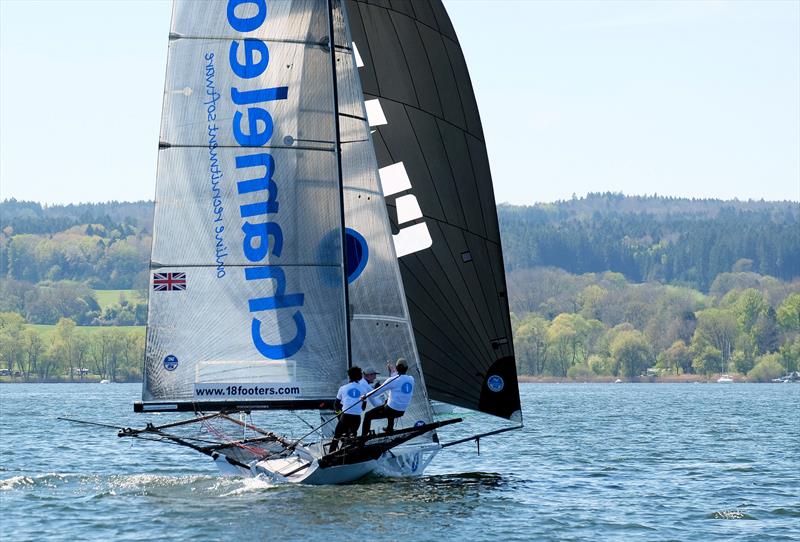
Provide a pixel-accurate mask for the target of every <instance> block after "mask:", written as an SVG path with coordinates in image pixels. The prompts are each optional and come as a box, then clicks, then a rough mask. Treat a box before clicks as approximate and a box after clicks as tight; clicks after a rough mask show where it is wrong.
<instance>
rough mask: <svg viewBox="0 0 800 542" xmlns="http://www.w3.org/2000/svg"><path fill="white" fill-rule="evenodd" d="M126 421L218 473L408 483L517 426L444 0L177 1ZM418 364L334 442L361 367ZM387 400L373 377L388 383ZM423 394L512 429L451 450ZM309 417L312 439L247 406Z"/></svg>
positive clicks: (464, 95) (496, 254)
mask: <svg viewBox="0 0 800 542" xmlns="http://www.w3.org/2000/svg"><path fill="white" fill-rule="evenodd" d="M155 200H156V201H155V217H154V232H153V247H152V255H151V262H150V268H151V280H150V298H149V314H148V327H147V342H146V352H145V363H144V378H143V380H144V382H143V391H142V400H141V401H140V402H136V403H135V404H134V410H135V411H136V412H145V413H155V412H187V413H193V417H191V418H187V419H182V420H180V421H176V422H172V423H168V424H161V425H155V424H152V423H149V424H147V425H146V427H144V428H142V429H131V428H126V429H123V430H122V431H120V433H119V435H120V436H122V437H134V438H138V439H144V440H158V441H162V442H168V443H172V444H176V445H179V446H184V447H188V448H191V449H194V450H196V451H198V452H200V453H203V454H205V455H207V456H210V457H211V458H212V459H213V460H214V461H215V462H216V463H217V465H218V466H219V467H220V470H221V471H222V472H223V473H225V474H237V475H245V476H249V475H264V476H268V477H270V478H271V479H274V480H277V481H289V482H300V483H308V484H329V483H345V482H350V481H353V480H356V479H359V478H361V477H362V476H364V475H366V474H368V473H370V472H374V471H378V472H381V473H384V474H390V475H416V474H420V473H422V471H423V470H424V469H425V467H426V465H427V464H428V463H430V461H431V460H432V459H433V457H434V456H435V455H436V454H437V453H438V452H439V451H441V450H442V449H444V448H447V447H448V446H450V445H454V444H458V443H461V442H467V441H470V440H478V439H480V438H482V437H484V436H488V435H490V434H495V433H499V432H502V431H506V430H511V429H518V428H520V427H521V426H522V414H521V408H520V398H519V388H518V383H517V374H516V367H515V361H514V349H513V343H512V337H511V325H510V320H509V312H508V296H507V293H506V283H505V277H504V269H503V261H502V250H501V244H500V235H499V227H498V222H497V214H496V208H495V200H494V194H493V189H492V184H491V176H490V172H489V165H488V158H487V154H486V147H485V143H484V140H483V132H482V128H481V123H480V117H479V116H478V109H477V104H476V102H475V97H474V94H473V91H472V88H471V83H470V79H469V75H468V73H467V68H466V63H465V61H464V57H463V54H462V52H461V49H460V47H459V45H458V40H457V38H456V36H455V32H454V30H453V27H452V25H451V23H450V20H449V18H448V16H447V13H446V12H445V9H444V6H443V5H442V3H441V2H440V1H439V0H433V1H431V2H413V3H412V2H391V3H389V2H374V1H373V2H370V1H366V0H347V1H340V0H283V1H282V0H209V1H206V2H194V1H189V0H176V1H175V3H174V5H173V12H172V25H171V31H170V34H169V53H168V62H167V73H166V84H165V91H164V101H163V111H162V120H161V133H160V143H159V150H158V173H157V180H156V198H155ZM401 357H402V358H405V359H406V360H407V361H408V365H409V367H410V368H409V374H411V375H412V376H413V377H414V378H415V381H416V386H415V389H414V394H413V400H412V403H411V405H410V406H409V408H408V409H407V410H406V412H405V414H404V415H403V416H402V417H401V418H399V419H398V420H397V422H396V424H395V430H394V431H393V432H391V433H385V432H380V431H379V432H378V433H376V434H368V435H366V436H364V437H357V438H352V439H345V440H344V441H343V443H342V445H341V446H340V447H339V449H338V450H336V451H335V452H333V453H331V452H330V448H329V446H328V444H329V442H330V439H329V436H328V434H329V433H326V430H327V431H330V429H331V428H332V425H333V424H335V417H333V416H330V415H327V414H326V413H329V412H330V411H331V409H332V406H333V399H334V397H335V395H336V392H337V389H338V387H339V386H340V385H341V384H343V383H344V377H345V375H346V372H347V370H348V368H349V367H352V366H360V367H365V366H369V365H376V364H379V363H382V362H383V361H385V360H390V361H393V360H396V359H398V358H401ZM379 391H380V390H379ZM431 400H436V401H440V402H444V403H447V404H450V405H455V406H458V407H462V408H466V409H471V410H475V411H479V412H483V413H488V414H492V415H494V416H497V417H500V418H505V419H508V420H511V421H513V422H515V425H513V426H512V427H504V428H502V429H499V430H495V431H487V432H485V433H482V434H477V435H469V436H467V437H465V438H459V439H457V440H454V441H452V442H449V443H442V442H440V439H439V436H438V434H437V431H436V430H437V429H438V428H440V427H441V426H442V425H446V424H450V423H456V422H457V421H459V420H458V419H457V418H455V419H448V420H442V421H435V419H434V414H433V412H432V408H431ZM273 410H289V411H296V412H299V411H309V410H311V411H319V412H320V413H321V416H322V418H321V421H320V423H319V425H314V424H310V423H308V422H307V421H304V423H305V425H306V426H307V427H306V429H310V431H305V432H304V433H305V434H304V435H303V436H301V437H299V438H298V437H290V436H287V435H286V434H284V433H281V432H280V431H276V430H272V429H265V428H263V427H261V426H260V425H257V424H256V423H254V421H253V418H252V415H253V413H259V412H260V411H267V415H266V416H265V417H266V419H268V420H269V418H270V417H269V415H268V414H269V411H273Z"/></svg>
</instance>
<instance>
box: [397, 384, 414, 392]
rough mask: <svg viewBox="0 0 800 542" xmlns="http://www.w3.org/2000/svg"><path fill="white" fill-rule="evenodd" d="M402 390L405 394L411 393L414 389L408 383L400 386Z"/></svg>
mask: <svg viewBox="0 0 800 542" xmlns="http://www.w3.org/2000/svg"><path fill="white" fill-rule="evenodd" d="M400 389H401V390H402V391H403V393H411V390H412V389H414V388H413V386H412V385H411V382H406V383H405V384H403V385H402V386H400Z"/></svg>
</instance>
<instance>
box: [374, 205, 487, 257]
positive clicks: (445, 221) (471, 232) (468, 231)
mask: <svg viewBox="0 0 800 542" xmlns="http://www.w3.org/2000/svg"><path fill="white" fill-rule="evenodd" d="M386 206H387V207H395V205H393V204H390V203H387V204H386ZM422 216H423V218H425V219H427V220H432V221H434V222H438V223H443V224H447V225H448V226H452V227H454V228H456V229H458V230H461V231H464V232H467V233H469V234H472V235H474V236H475V237H479V238H480V239H483V240H484V241H486V242H487V243H492V244H493V245H496V246H498V247H500V248H502V246H501V245H500V242H499V241H495V240H494V239H490V238H488V237H486V236H484V235H481V234H480V233H477V232H474V231H472V230H470V229H469V228H463V227H461V226H459V225H458V224H453V223H452V222H448V221H447V220H442V219H441V218H436V217H435V216H431V215H426V214H425V211H424V210H423V211H422Z"/></svg>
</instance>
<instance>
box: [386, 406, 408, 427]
mask: <svg viewBox="0 0 800 542" xmlns="http://www.w3.org/2000/svg"><path fill="white" fill-rule="evenodd" d="M386 410H387V411H388V412H387V413H386V432H387V433H391V432H392V431H394V421H395V419H397V418H399V417H400V416H402V415H403V414H405V412H400V411H399V410H395V409H393V408H387V409H386Z"/></svg>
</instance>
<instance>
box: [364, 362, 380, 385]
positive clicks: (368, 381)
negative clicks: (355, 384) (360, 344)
mask: <svg viewBox="0 0 800 542" xmlns="http://www.w3.org/2000/svg"><path fill="white" fill-rule="evenodd" d="M379 374H380V373H378V371H376V370H375V369H373V368H372V367H367V368H366V369H364V378H362V379H361V384H362V385H363V386H366V387H367V388H369V389H370V390H372V389H375V388H377V387H378V384H377V383H376V382H375V377H377V376H378V375H379Z"/></svg>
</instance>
